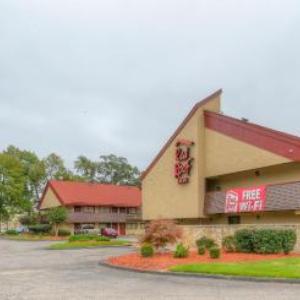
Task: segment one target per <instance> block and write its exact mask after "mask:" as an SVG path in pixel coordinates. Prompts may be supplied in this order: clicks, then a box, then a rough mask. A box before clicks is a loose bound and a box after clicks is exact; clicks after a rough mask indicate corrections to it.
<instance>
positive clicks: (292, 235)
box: [281, 229, 297, 254]
mask: <svg viewBox="0 0 300 300" xmlns="http://www.w3.org/2000/svg"><path fill="white" fill-rule="evenodd" d="M281 236H282V239H281V242H282V250H283V252H284V254H289V253H290V252H291V251H292V250H294V247H295V245H296V241H297V235H296V232H295V231H294V230H292V229H287V230H281Z"/></svg>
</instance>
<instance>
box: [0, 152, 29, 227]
mask: <svg viewBox="0 0 300 300" xmlns="http://www.w3.org/2000/svg"><path fill="white" fill-rule="evenodd" d="M25 183H26V179H25V177H24V173H23V167H22V164H21V163H20V161H19V160H18V159H17V158H16V157H13V156H12V155H9V154H7V153H0V219H2V220H3V218H5V219H7V218H8V217H9V216H12V215H13V214H15V213H18V212H21V211H23V210H28V209H29V208H30V206H31V203H30V200H29V199H28V198H27V197H26V194H25V193H24V191H25V186H26V184H25ZM0 221H1V220H0Z"/></svg>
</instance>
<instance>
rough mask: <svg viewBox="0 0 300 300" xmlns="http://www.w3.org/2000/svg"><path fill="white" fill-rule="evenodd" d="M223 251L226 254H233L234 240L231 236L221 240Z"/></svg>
mask: <svg viewBox="0 0 300 300" xmlns="http://www.w3.org/2000/svg"><path fill="white" fill-rule="evenodd" d="M222 246H223V249H224V250H225V251H226V252H234V251H235V240H234V237H233V236H232V235H228V236H225V237H224V238H223V240H222Z"/></svg>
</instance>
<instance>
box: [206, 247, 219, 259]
mask: <svg viewBox="0 0 300 300" xmlns="http://www.w3.org/2000/svg"><path fill="white" fill-rule="evenodd" d="M220 255H221V251H220V248H218V247H215V246H214V247H211V248H210V249H209V256H210V258H214V259H215V258H219V257H220Z"/></svg>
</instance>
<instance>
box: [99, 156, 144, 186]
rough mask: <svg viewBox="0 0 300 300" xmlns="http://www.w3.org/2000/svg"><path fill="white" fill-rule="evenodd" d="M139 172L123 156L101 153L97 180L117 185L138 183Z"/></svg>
mask: <svg viewBox="0 0 300 300" xmlns="http://www.w3.org/2000/svg"><path fill="white" fill-rule="evenodd" d="M139 176H140V172H139V170H138V168H137V167H134V166H131V165H130V164H129V163H128V161H127V159H126V158H125V157H118V156H116V155H114V154H110V155H101V156H100V162H99V163H98V180H99V181H100V182H103V183H111V184H118V185H140V180H139Z"/></svg>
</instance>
